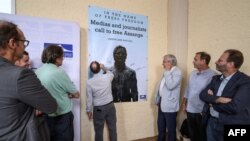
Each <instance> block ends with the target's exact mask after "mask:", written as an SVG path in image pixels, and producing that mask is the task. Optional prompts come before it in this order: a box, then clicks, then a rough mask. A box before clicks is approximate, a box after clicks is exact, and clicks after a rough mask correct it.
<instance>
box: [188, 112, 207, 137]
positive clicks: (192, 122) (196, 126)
mask: <svg viewBox="0 0 250 141" xmlns="http://www.w3.org/2000/svg"><path fill="white" fill-rule="evenodd" d="M187 123H188V131H189V135H190V139H191V141H202V134H203V133H202V116H201V114H200V113H189V112H188V113H187Z"/></svg>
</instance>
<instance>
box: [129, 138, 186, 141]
mask: <svg viewBox="0 0 250 141" xmlns="http://www.w3.org/2000/svg"><path fill="white" fill-rule="evenodd" d="M133 141H157V137H150V138H145V139H139V140H133ZM176 141H183V140H182V139H181V140H176Z"/></svg>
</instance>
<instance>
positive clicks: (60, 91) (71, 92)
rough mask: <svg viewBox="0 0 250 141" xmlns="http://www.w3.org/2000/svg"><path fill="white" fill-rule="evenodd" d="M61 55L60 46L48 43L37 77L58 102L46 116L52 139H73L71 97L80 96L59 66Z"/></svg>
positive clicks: (62, 140) (59, 140)
mask: <svg viewBox="0 0 250 141" xmlns="http://www.w3.org/2000/svg"><path fill="white" fill-rule="evenodd" d="M63 57H64V55H63V48H62V47H60V46H58V45H49V46H48V47H47V48H45V49H44V50H43V53H42V57H41V59H42V62H43V65H42V66H41V67H40V68H38V69H37V70H36V74H37V77H38V78H39V79H40V81H41V83H42V84H43V85H44V87H45V88H46V89H48V91H49V92H50V94H51V95H52V97H54V98H55V99H56V102H57V104H58V108H57V110H56V112H54V113H52V114H49V115H48V116H47V117H46V119H47V122H48V124H49V128H50V137H51V140H53V141H64V140H66V141H73V140H74V126H73V121H74V115H73V112H72V108H73V103H72V101H71V98H79V96H80V93H79V92H78V90H77V88H76V86H75V85H74V83H73V82H72V80H71V79H70V77H69V76H68V74H67V73H66V72H65V71H64V70H63V69H61V68H60V66H61V65H62V64H63Z"/></svg>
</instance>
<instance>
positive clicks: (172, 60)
mask: <svg viewBox="0 0 250 141" xmlns="http://www.w3.org/2000/svg"><path fill="white" fill-rule="evenodd" d="M165 59H166V60H168V61H169V63H171V64H172V65H173V66H177V59H176V57H175V56H174V55H173V54H167V55H165V56H164V60H165Z"/></svg>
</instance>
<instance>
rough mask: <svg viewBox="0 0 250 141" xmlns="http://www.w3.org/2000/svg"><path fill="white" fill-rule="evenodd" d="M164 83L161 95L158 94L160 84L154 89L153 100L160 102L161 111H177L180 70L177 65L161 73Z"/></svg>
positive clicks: (180, 78)
mask: <svg viewBox="0 0 250 141" xmlns="http://www.w3.org/2000/svg"><path fill="white" fill-rule="evenodd" d="M163 79H165V83H164V85H163V87H162V90H161V91H162V95H161V96H160V95H159V90H160V85H159V87H158V90H157V91H156V94H155V95H156V97H155V102H156V104H160V105H159V106H161V110H162V112H177V111H178V110H179V107H180V106H179V99H180V90H181V80H182V72H181V70H180V69H179V68H178V67H174V68H173V70H171V71H165V72H164V74H163Z"/></svg>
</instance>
